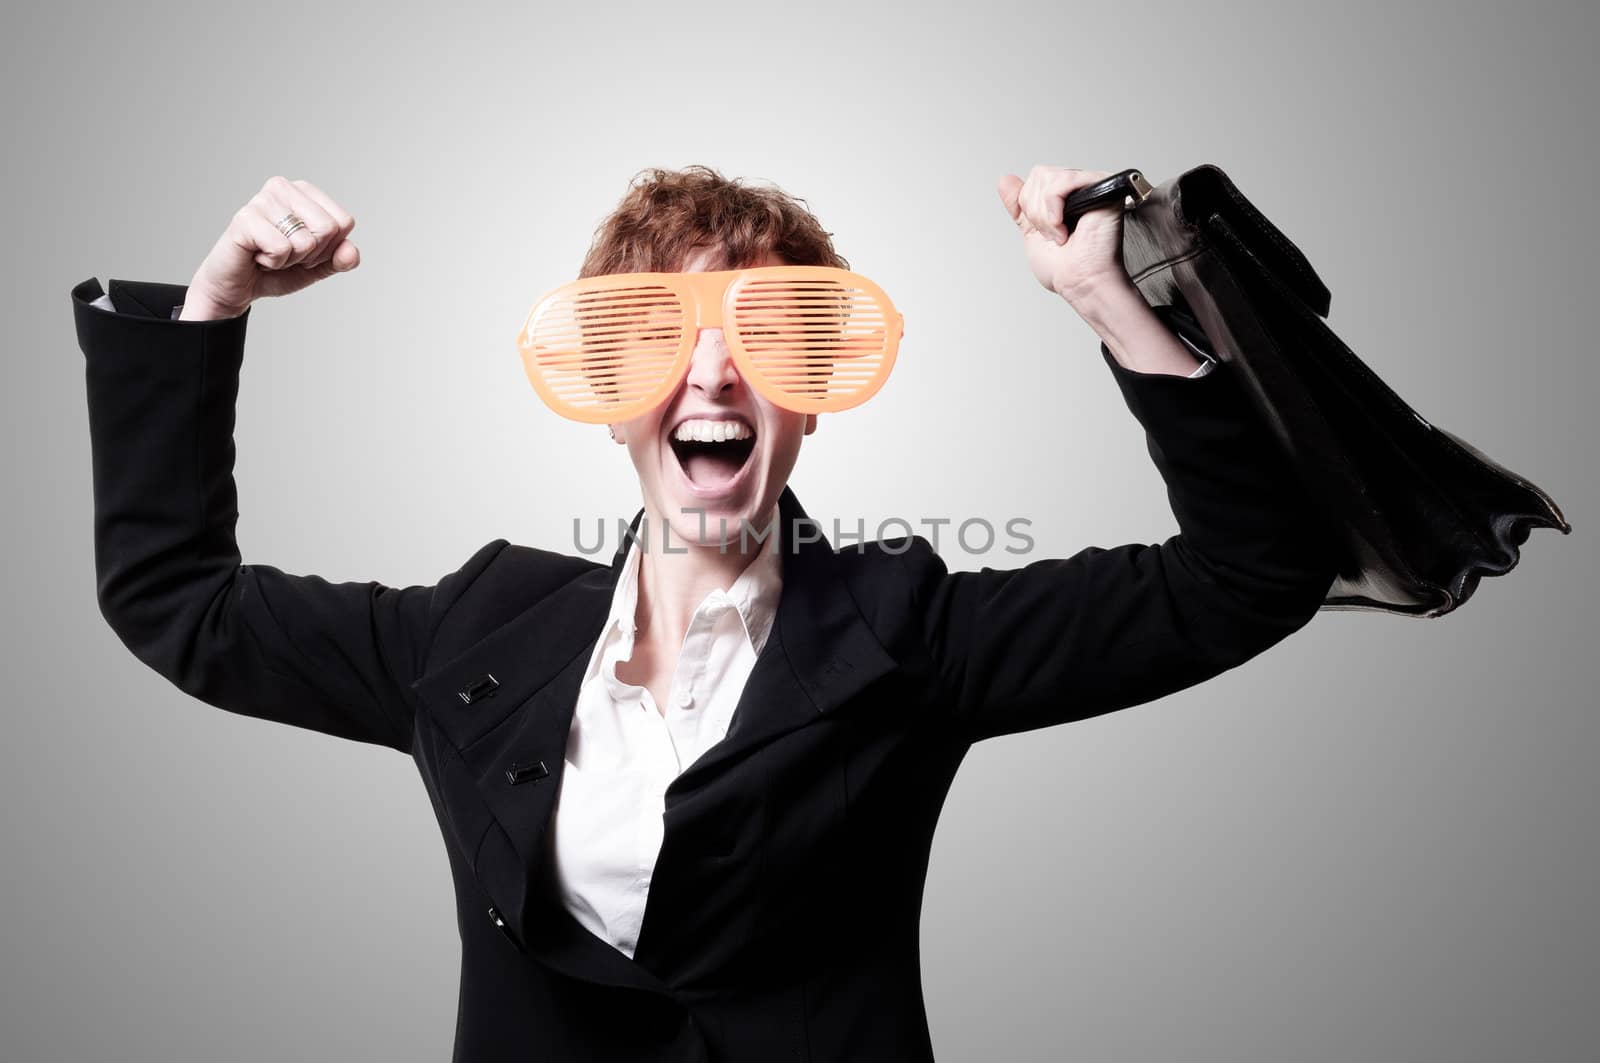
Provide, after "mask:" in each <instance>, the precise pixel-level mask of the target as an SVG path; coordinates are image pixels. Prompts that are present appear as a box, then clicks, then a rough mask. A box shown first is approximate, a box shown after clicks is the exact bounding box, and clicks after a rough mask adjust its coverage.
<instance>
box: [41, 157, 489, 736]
mask: <svg viewBox="0 0 1600 1063" xmlns="http://www.w3.org/2000/svg"><path fill="white" fill-rule="evenodd" d="M272 186H273V183H272V182H269V185H268V188H269V189H271V188H272ZM280 207H281V208H283V209H279V208H280ZM290 209H292V210H294V211H295V212H296V213H298V214H300V215H301V216H302V217H305V218H306V220H307V221H308V222H312V224H313V225H314V226H316V227H317V231H318V233H319V235H318V236H317V237H316V238H315V240H314V242H313V243H312V244H310V245H309V246H307V247H305V248H301V247H298V246H297V245H296V243H295V240H302V238H301V233H303V232H304V230H301V231H300V232H297V233H295V234H293V238H290V237H284V236H283V234H282V233H281V232H278V231H277V230H275V229H273V228H272V225H271V222H270V221H268V212H270V213H271V216H272V217H273V218H274V219H276V218H278V217H281V216H282V215H283V214H285V213H287V212H288V210H290ZM247 213H248V214H249V215H250V216H249V217H246V214H247ZM314 218H315V219H316V220H315V221H313V219H314ZM290 224H291V225H292V223H290ZM352 224H353V223H352ZM263 227H265V229H267V230H272V232H273V233H274V234H275V235H276V236H278V237H279V239H280V240H281V243H279V242H276V241H273V240H272V239H271V238H270V237H268V236H265V235H261V234H262V233H263ZM341 230H342V231H343V232H344V233H347V232H348V227H345V226H343V225H342V224H341V223H339V222H337V221H334V220H333V218H332V215H330V213H329V212H328V211H327V210H326V209H321V210H320V217H318V211H315V210H313V209H312V207H311V206H310V205H308V203H307V202H306V201H303V200H302V201H294V200H291V201H290V202H289V203H287V204H284V203H274V202H273V201H272V199H271V198H270V197H265V196H263V198H262V200H261V202H260V203H259V204H258V203H257V200H252V206H251V207H247V208H246V210H242V211H241V212H240V213H239V214H236V215H235V217H234V219H233V221H232V223H230V226H229V231H228V232H227V233H225V234H224V236H223V238H222V239H221V240H219V241H218V245H217V249H214V250H213V252H212V255H211V256H210V257H208V259H207V264H206V265H203V266H202V267H201V270H200V271H199V272H197V273H196V276H195V280H194V281H192V282H191V283H190V284H189V285H188V286H183V285H176V284H159V283H149V282H134V281H119V280H113V281H111V282H110V291H109V292H107V293H103V292H102V290H101V287H100V284H99V282H98V281H97V280H95V279H94V278H90V279H88V280H85V281H84V282H82V283H81V284H79V285H77V286H76V287H75V288H73V290H72V299H73V316H74V319H75V324H76V328H77V336H78V343H79V346H80V348H81V349H82V351H83V354H84V358H85V380H86V386H87V394H88V410H89V433H90V442H91V450H92V457H93V474H94V544H95V568H96V576H97V579H96V596H97V598H98V601H99V605H100V610H101V613H102V615H103V616H104V617H105V619H106V621H107V623H109V624H110V626H111V628H112V630H113V631H115V632H116V634H117V635H118V637H119V638H121V639H122V641H123V642H124V643H125V644H126V645H127V646H128V648H129V649H130V650H131V651H132V652H133V653H134V654H135V655H136V656H137V657H138V658H139V659H140V660H142V661H144V662H145V663H146V664H148V665H149V666H150V667H151V668H153V669H155V670H156V671H157V672H159V673H160V674H161V675H163V676H165V677H166V678H167V679H169V680H171V681H172V682H173V683H174V684H175V685H176V686H177V687H179V688H180V689H181V690H183V691H185V692H186V693H188V694H191V695H193V696H194V697H196V698H199V699H200V700H202V701H204V702H206V703H208V704H211V705H215V706H217V707H220V708H223V709H226V710H228V711H230V712H236V713H240V714H243V715H247V716H255V717H259V718H262V719H268V720H275V721H278V722H282V723H288V724H291V725H294V726H298V727H305V728H310V729H312V730H316V731H321V732H324V733H327V734H331V735H337V736H340V737H344V738H350V739H354V740H357V741H362V742H372V743H378V744H381V745H385V746H389V747H391V748H395V749H399V750H402V751H409V750H410V748H411V744H412V723H413V718H414V709H413V703H412V701H411V692H410V690H409V684H410V681H411V679H413V678H415V677H416V676H417V675H418V674H420V672H421V671H422V669H423V666H424V663H425V661H424V658H425V656H426V653H427V649H428V646H429V644H430V641H431V634H432V632H433V630H434V628H435V627H436V626H437V624H438V622H439V619H440V618H441V617H442V616H443V614H444V612H445V610H447V609H448V608H449V606H450V604H451V602H453V601H454V600H455V599H456V598H457V597H458V596H459V595H460V593H461V591H462V590H463V588H465V587H466V586H467V585H468V584H469V583H470V582H471V581H472V580H473V579H474V578H475V577H476V576H477V574H478V573H480V572H481V571H482V570H483V568H484V567H485V566H486V565H487V564H488V562H489V560H490V559H491V558H492V557H493V555H494V554H495V553H497V552H498V551H499V550H500V549H501V548H502V547H503V546H505V541H504V540H495V541H494V542H492V543H489V544H488V545H487V546H485V547H483V548H482V549H480V550H479V551H477V553H475V554H474V555H473V557H472V558H471V559H469V560H468V561H467V563H466V564H465V565H463V566H462V567H461V568H460V569H458V570H457V571H455V572H452V573H450V574H449V575H447V576H445V577H444V578H443V579H441V580H440V581H439V582H438V584H437V585H435V586H413V587H405V588H398V589H397V588H391V587H386V586H383V585H381V584H379V583H376V582H365V583H358V582H345V583H332V582H329V581H327V580H325V579H323V578H321V577H319V576H296V575H290V574H288V573H286V572H283V571H282V570H280V569H278V568H275V567H273V566H271V565H260V564H249V565H247V564H244V563H243V561H242V559H241V557H240V555H239V549H238V546H237V542H236V539H235V534H234V529H235V525H236V522H237V520H238V502H237V493H236V489H235V485H234V480H233V464H234V441H233V427H234V404H235V399H236V398H237V395H238V386H239V369H240V365H241V363H242V360H243V355H244V339H245V327H246V325H247V323H248V319H249V304H250V302H251V301H253V300H254V298H256V297H257V296H259V295H260V294H269V293H282V292H284V291H293V290H296V287H295V282H297V281H298V282H300V283H299V284H298V287H304V286H305V285H306V284H309V283H311V282H312V280H314V279H315V278H316V276H317V274H318V272H319V271H323V270H324V269H325V267H327V266H328V263H329V262H330V261H331V260H332V258H333V256H334V255H335V254H337V255H339V256H340V257H341V258H342V260H343V262H345V263H348V264H350V265H353V264H354V256H355V249H354V248H353V247H350V248H349V249H348V250H347V251H340V250H339V248H338V246H337V244H332V245H330V244H329V243H328V241H329V240H330V239H331V238H332V237H333V236H335V235H338V234H340V233H341ZM252 234H257V235H252ZM302 242H303V240H302ZM258 256H261V257H264V258H266V259H267V260H268V261H270V262H272V263H273V265H272V266H271V267H261V268H262V269H263V271H267V272H270V271H279V272H281V271H286V270H299V271H300V275H299V276H298V277H295V278H289V279H286V280H284V281H281V282H279V283H278V284H277V285H276V286H273V285H271V284H267V283H264V282H262V283H257V282H252V281H250V280H249V279H248V278H244V279H242V280H241V278H240V277H239V276H238V275H237V274H238V273H240V272H241V270H240V269H239V268H237V267H238V263H239V262H240V261H241V260H242V261H243V262H245V263H252V262H257V257H258ZM308 262H309V265H303V264H302V263H308ZM230 263H232V266H233V273H234V275H232V276H230V275H229V274H228V273H227V267H229V264H230ZM331 272H333V270H331V269H328V270H326V271H325V272H323V274H322V275H328V273H331ZM259 280H260V279H259V278H258V281H259ZM228 299H243V300H244V302H243V305H240V304H239V303H237V302H226V301H225V300H228ZM97 300H98V301H99V305H96V303H97ZM106 302H110V304H111V306H110V308H109V309H108V308H106V306H105V303H106ZM179 304H182V305H183V307H184V309H183V312H182V315H181V317H180V318H179V319H174V318H173V317H172V312H173V309H174V308H175V307H177V306H178V305H179Z"/></svg>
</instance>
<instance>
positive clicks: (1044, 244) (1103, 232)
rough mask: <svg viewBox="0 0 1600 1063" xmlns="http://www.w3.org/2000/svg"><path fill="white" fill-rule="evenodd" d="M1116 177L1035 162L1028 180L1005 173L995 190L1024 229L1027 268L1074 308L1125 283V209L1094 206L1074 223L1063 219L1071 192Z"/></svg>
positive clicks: (1023, 239)
mask: <svg viewBox="0 0 1600 1063" xmlns="http://www.w3.org/2000/svg"><path fill="white" fill-rule="evenodd" d="M1110 176H1111V171H1109V170H1072V169H1067V168H1066V167H1062V166H1035V167H1034V168H1033V169H1032V170H1030V171H1029V172H1028V179H1027V180H1026V181H1024V180H1023V179H1022V178H1020V177H1018V176H1017V175H1016V174H1009V173H1008V174H1006V175H1005V176H1004V177H1001V178H1000V180H999V181H998V182H997V183H996V186H995V191H997V192H998V193H999V194H1000V202H1001V204H1002V205H1004V207H1005V208H1006V213H1007V214H1009V215H1010V216H1011V220H1012V221H1013V222H1014V223H1016V225H1017V226H1018V229H1019V230H1020V232H1021V233H1022V243H1023V248H1024V250H1025V251H1026V252H1027V255H1028V266H1029V268H1031V269H1032V270H1033V275H1034V276H1035V277H1037V278H1038V280H1039V283H1040V284H1042V285H1044V286H1045V287H1046V288H1047V289H1049V290H1050V291H1053V292H1055V293H1056V294H1057V295H1059V296H1061V297H1062V298H1064V299H1066V300H1067V301H1068V302H1069V303H1072V304H1073V305H1074V306H1077V305H1079V304H1080V303H1081V302H1082V301H1084V300H1085V299H1088V298H1090V297H1093V296H1096V295H1098V294H1099V293H1100V292H1101V291H1103V290H1105V289H1107V288H1111V287H1126V286H1128V285H1129V284H1130V283H1131V282H1130V281H1129V279H1128V273H1127V269H1126V267H1124V266H1123V264H1122V210H1121V208H1120V207H1119V208H1114V209H1111V208H1107V209H1096V210H1091V211H1089V212H1087V213H1085V214H1084V215H1082V216H1081V217H1080V218H1079V219H1078V221H1077V224H1076V225H1074V226H1073V230H1072V233H1071V235H1070V236H1069V235H1068V233H1067V227H1066V224H1065V223H1064V222H1063V221H1062V220H1061V215H1062V211H1063V209H1064V207H1065V205H1066V201H1067V196H1068V194H1070V193H1071V192H1073V191H1074V190H1076V189H1079V188H1082V187H1084V186H1085V185H1092V184H1094V183H1095V182H1096V181H1100V180H1104V179H1105V178H1107V177H1110Z"/></svg>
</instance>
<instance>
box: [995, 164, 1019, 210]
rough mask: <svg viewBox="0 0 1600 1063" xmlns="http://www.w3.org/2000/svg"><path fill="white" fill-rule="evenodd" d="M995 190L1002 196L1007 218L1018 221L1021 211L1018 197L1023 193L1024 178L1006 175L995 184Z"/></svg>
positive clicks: (1011, 174)
mask: <svg viewBox="0 0 1600 1063" xmlns="http://www.w3.org/2000/svg"><path fill="white" fill-rule="evenodd" d="M994 190H995V192H996V194H998V195H999V196H1000V205H1001V206H1003V207H1005V208H1006V214H1007V216H1009V217H1010V218H1011V220H1012V221H1016V220H1017V216H1018V214H1019V213H1020V211H1021V207H1020V206H1019V205H1018V203H1017V196H1018V195H1019V194H1020V193H1021V192H1022V178H1020V177H1018V176H1017V175H1016V174H1014V173H1008V174H1005V175H1004V176H1002V177H1001V178H1000V180H998V181H996V182H995V185H994Z"/></svg>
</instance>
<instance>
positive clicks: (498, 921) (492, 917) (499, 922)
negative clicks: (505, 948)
mask: <svg viewBox="0 0 1600 1063" xmlns="http://www.w3.org/2000/svg"><path fill="white" fill-rule="evenodd" d="M489 921H490V922H491V923H493V924H494V925H495V926H497V927H499V928H500V933H502V934H504V935H505V936H506V940H507V941H509V942H511V944H512V945H513V946H515V947H516V950H517V951H518V952H521V951H522V942H520V941H518V940H517V938H516V935H514V934H513V933H511V928H510V927H509V926H506V921H505V920H504V919H502V918H500V911H499V909H497V908H495V907H494V906H493V905H490V906H489Z"/></svg>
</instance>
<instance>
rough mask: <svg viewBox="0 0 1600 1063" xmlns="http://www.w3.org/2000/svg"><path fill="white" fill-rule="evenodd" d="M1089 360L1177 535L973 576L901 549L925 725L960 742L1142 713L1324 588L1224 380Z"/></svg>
mask: <svg viewBox="0 0 1600 1063" xmlns="http://www.w3.org/2000/svg"><path fill="white" fill-rule="evenodd" d="M1100 352H1101V355H1102V356H1103V357H1104V359H1105V361H1106V364H1107V365H1108V366H1109V367H1110V369H1111V372H1112V375H1113V376H1114V377H1115V379H1116V382H1117V385H1118V387H1119V388H1120V389H1121V392H1122V396H1123V399H1124V400H1125V402H1126V403H1127V406H1128V408H1129V410H1130V411H1132V413H1133V415H1134V416H1135V417H1136V418H1137V419H1138V420H1139V422H1140V424H1142V425H1143V427H1144V429H1145V438H1146V441H1147V449H1148V451H1149V454H1150V457H1151V459H1152V460H1153V461H1154V462H1155V465H1156V468H1157V470H1158V471H1159V472H1160V474H1161V476H1162V478H1163V480H1164V481H1165V482H1166V486H1167V497H1168V499H1169V501H1170V503H1171V506H1172V512H1173V514H1174V516H1176V518H1177V521H1178V526H1179V529H1180V530H1179V532H1178V534H1177V535H1174V536H1173V537H1171V538H1169V539H1167V540H1166V541H1165V542H1164V543H1160V544H1146V543H1128V544H1125V545H1121V546H1114V547H1110V548H1102V547H1098V546H1090V547H1086V548H1085V549H1083V550H1081V551H1079V552H1078V553H1076V554H1074V555H1073V556H1071V557H1067V558H1057V559H1048V560H1041V561H1036V562H1034V563H1032V564H1030V565H1027V566H1024V567H1022V568H1016V569H1009V570H999V569H993V568H984V569H982V570H981V571H978V572H949V571H947V570H946V567H945V565H944V562H943V561H942V560H941V559H940V558H939V556H938V554H936V553H935V552H934V550H933V548H932V546H931V545H930V544H929V543H928V542H927V540H926V539H923V538H922V537H920V536H914V537H912V538H910V539H909V540H905V542H906V546H905V548H904V549H903V550H902V551H901V552H900V553H899V555H898V556H899V558H900V560H901V562H902V564H903V565H904V569H905V572H906V574H907V575H908V577H909V581H910V589H909V592H908V603H907V604H908V608H909V610H910V615H911V617H912V618H913V619H912V620H911V624H912V627H913V628H915V629H919V631H920V634H921V636H922V641H923V643H924V646H925V648H926V653H927V655H928V657H927V660H928V662H929V666H930V667H931V669H932V671H933V678H934V681H935V682H936V684H937V685H938V687H939V697H938V699H937V700H938V703H939V705H940V707H941V708H940V710H939V711H941V712H944V713H947V714H948V719H947V721H946V722H948V723H949V724H950V725H951V726H953V727H954V728H955V730H956V733H957V734H958V735H959V736H960V737H961V738H963V739H965V740H966V741H969V742H973V741H979V740H981V739H984V738H990V737H994V736H997V735H1005V734H1012V733H1016V732H1019V731H1027V730H1031V729H1034V728H1039V727H1048V726H1051V725H1054V724H1059V723H1064V722H1067V721H1070V720H1078V719H1083V718H1085V717H1089V716H1095V715H1099V714H1101V713H1105V712H1110V711H1112V710H1115V709H1121V708H1126V707H1128V706H1132V705H1138V704H1142V703H1144V702H1147V701H1151V700H1153V699H1155V698H1159V697H1162V696H1163V695H1166V694H1170V693H1172V692H1174V691H1177V690H1181V689H1183V688H1185V687H1189V686H1192V685H1194V684H1196V683H1199V682H1202V681H1203V680H1205V679H1208V678H1210V677H1212V676H1215V675H1217V674H1218V673H1221V672H1223V671H1226V670H1228V669H1230V668H1234V667H1236V666H1238V665H1240V664H1242V663H1243V662H1245V661H1247V660H1249V659H1250V658H1252V657H1254V656H1255V655H1257V654H1259V653H1261V652H1262V651H1264V650H1266V649H1267V648H1269V647H1270V646H1272V645H1274V644H1275V643H1277V642H1279V641H1280V640H1282V639H1283V638H1285V637H1286V636H1288V635H1289V634H1290V633H1292V632H1293V631H1295V630H1297V629H1299V628H1300V627H1302V626H1303V625H1305V624H1306V623H1307V622H1309V621H1310V619H1311V618H1312V616H1313V615H1315V613H1316V612H1317V610H1318V608H1319V607H1320V606H1321V604H1322V601H1323V598H1324V596H1325V594H1326V592H1327V590H1328V587H1329V586H1330V584H1331V583H1332V582H1333V579H1334V577H1335V575H1336V574H1337V569H1338V565H1339V554H1338V550H1337V547H1336V546H1335V542H1334V540H1333V539H1332V537H1331V536H1330V535H1329V534H1328V531H1327V524H1326V523H1325V521H1324V519H1323V518H1322V516H1321V512H1320V510H1319V509H1318V507H1317V506H1316V505H1315V503H1314V500H1313V499H1311V498H1310V497H1308V494H1307V493H1306V492H1305V491H1304V490H1303V489H1302V487H1301V485H1300V483H1299V480H1298V477H1297V476H1296V475H1295V474H1294V472H1293V470H1292V467H1291V466H1290V464H1289V463H1288V460H1287V458H1286V456H1285V455H1284V454H1283V452H1282V451H1281V450H1280V448H1279V446H1278V444H1277V442H1276V440H1275V439H1274V438H1273V437H1272V436H1271V435H1270V433H1269V431H1268V430H1267V428H1266V426H1265V424H1264V423H1263V421H1262V420H1261V418H1260V415H1259V414H1257V413H1256V411H1255V410H1254V408H1253V407H1252V406H1251V405H1250V403H1249V402H1248V400H1247V396H1246V394H1245V392H1244V389H1243V385H1242V382H1241V381H1240V380H1239V379H1238V378H1237V376H1236V372H1235V370H1234V367H1233V365H1232V364H1230V363H1225V362H1213V363H1210V368H1209V370H1208V371H1207V372H1205V373H1202V374H1200V375H1197V376H1195V375H1191V376H1188V377H1184V376H1178V375H1172V374H1161V373H1140V372H1137V371H1134V370H1131V369H1128V368H1125V367H1124V366H1122V365H1121V364H1120V363H1119V362H1117V361H1116V359H1115V358H1114V357H1113V356H1112V354H1111V352H1110V350H1108V349H1107V348H1106V346H1105V345H1104V344H1101V347H1100ZM1047 475H1048V474H1047ZM1063 479H1064V477H1063ZM1045 482H1046V483H1048V479H1046V481H1045ZM1063 488H1064V484H1061V483H1060V482H1059V481H1058V485H1057V487H1056V489H1057V490H1061V489H1063Z"/></svg>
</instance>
